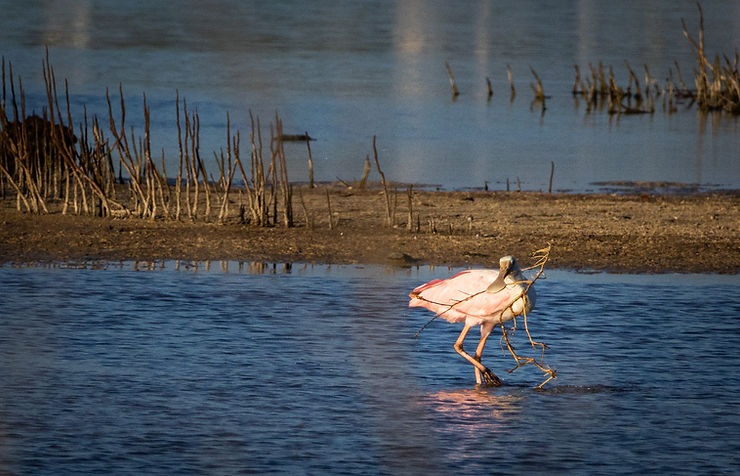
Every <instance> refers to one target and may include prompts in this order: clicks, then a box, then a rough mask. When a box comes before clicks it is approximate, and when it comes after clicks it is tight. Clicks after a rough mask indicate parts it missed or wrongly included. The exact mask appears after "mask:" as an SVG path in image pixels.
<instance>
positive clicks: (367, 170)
mask: <svg viewBox="0 0 740 476" xmlns="http://www.w3.org/2000/svg"><path fill="white" fill-rule="evenodd" d="M368 175H370V156H368V155H366V156H365V167H364V168H363V169H362V178H360V190H364V189H365V185H366V184H367V177H368Z"/></svg>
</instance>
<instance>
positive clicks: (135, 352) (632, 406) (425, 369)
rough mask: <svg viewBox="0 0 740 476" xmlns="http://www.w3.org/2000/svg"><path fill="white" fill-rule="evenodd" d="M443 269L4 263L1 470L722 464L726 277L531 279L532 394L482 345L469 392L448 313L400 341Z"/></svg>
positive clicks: (459, 470) (582, 469) (733, 458)
mask: <svg viewBox="0 0 740 476" xmlns="http://www.w3.org/2000/svg"><path fill="white" fill-rule="evenodd" d="M92 268H102V269H92ZM453 272H455V270H448V269H446V268H436V269H435V268H432V269H430V268H419V269H416V268H414V269H410V270H400V269H393V268H382V267H372V266H368V267H361V266H360V267H355V266H340V267H336V266H332V267H328V266H310V265H298V264H294V265H292V266H289V265H261V264H259V263H241V264H240V263H236V262H225V263H211V264H210V266H206V263H180V265H179V267H178V266H177V264H176V263H175V262H164V263H156V264H155V265H154V266H151V265H144V264H141V263H139V264H135V263H123V264H122V265H106V264H104V263H103V264H101V265H99V266H88V267H83V268H75V267H46V268H43V267H37V268H14V267H2V268H0V303H1V304H0V305H1V306H2V309H3V315H2V317H0V362H2V365H0V473H3V474H5V473H9V474H34V475H38V474H42V475H44V474H50V475H51V474H54V475H57V474H88V473H101V474H186V473H187V474H193V473H195V474H241V473H256V474H269V473H280V474H451V473H453V472H454V473H455V474H493V473H495V474H518V473H523V472H535V473H540V474H553V473H556V472H568V473H574V472H578V473H581V474H584V473H586V474H595V473H612V474H620V473H621V474H634V473H636V472H654V473H663V474H697V473H699V474H709V473H736V472H738V470H740V456H739V455H740V431H739V429H740V397H739V396H738V395H740V377H738V372H737V368H738V364H740V356H739V353H738V348H740V332H738V329H739V327H740V280H738V278H737V276H716V275H660V276H649V275H644V276H630V275H602V274H596V275H581V274H575V273H568V272H550V273H548V277H547V279H546V280H540V281H538V282H537V285H538V303H537V308H536V310H535V311H534V312H533V313H531V314H530V316H529V328H530V331H532V333H533V335H534V337H535V338H537V339H540V340H543V341H544V342H546V343H547V344H548V345H549V346H550V349H549V350H548V351H547V352H546V354H545V359H546V362H547V363H548V364H549V365H550V366H552V367H553V368H556V369H557V371H558V379H557V380H555V381H552V382H550V383H548V384H547V385H546V386H545V391H542V392H538V391H535V390H534V389H533V388H534V387H535V386H536V385H537V384H539V383H540V382H541V381H542V375H541V373H540V372H538V371H537V370H536V369H532V368H524V369H520V370H517V371H516V372H514V373H511V374H509V373H507V372H506V369H508V368H511V367H513V360H512V359H511V357H510V356H508V355H505V354H504V353H503V352H502V351H501V350H500V347H499V345H498V344H499V343H498V342H497V339H491V340H490V342H489V346H488V348H487V350H486V353H485V354H484V356H483V361H484V363H486V364H487V365H488V366H490V367H491V368H492V370H493V371H494V372H496V373H497V374H498V375H499V376H500V377H502V378H503V380H504V381H505V385H504V386H502V387H498V388H481V387H477V386H476V385H475V384H474V375H473V372H472V369H471V368H470V365H469V364H467V363H466V362H464V361H463V360H462V359H461V358H460V357H459V356H458V355H457V354H456V353H455V352H454V350H453V349H452V344H453V342H454V340H455V339H456V337H457V334H458V333H459V330H460V329H459V327H457V326H454V325H451V324H448V323H446V322H441V321H435V322H434V323H433V324H432V325H431V326H430V327H428V328H427V329H426V330H425V331H424V332H422V333H421V335H420V337H419V338H418V339H415V338H414V337H413V335H414V333H415V332H416V331H417V330H418V329H419V328H420V327H421V326H422V325H423V324H424V323H425V322H427V320H428V319H429V318H430V317H431V315H430V314H429V313H428V312H426V311H424V310H421V309H408V308H407V307H406V304H407V297H406V295H407V293H408V291H409V290H410V289H412V288H413V287H414V286H416V285H418V284H420V283H422V282H425V281H427V280H429V279H432V278H437V277H446V276H448V275H449V274H451V273H453ZM473 334H474V333H473ZM515 336H516V339H515V345H516V346H517V349H518V350H520V351H521V352H522V353H527V347H526V345H525V344H526V340H525V339H526V337H525V336H524V335H523V332H521V331H518V332H517V333H516V334H515ZM469 339H470V342H469V343H468V348H472V346H473V343H474V341H475V340H476V339H475V336H474V335H471V336H470V337H469Z"/></svg>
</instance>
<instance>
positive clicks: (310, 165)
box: [306, 131, 314, 188]
mask: <svg viewBox="0 0 740 476" xmlns="http://www.w3.org/2000/svg"><path fill="white" fill-rule="evenodd" d="M306 149H308V186H309V187H310V188H314V184H313V157H311V138H310V137H309V136H308V131H306Z"/></svg>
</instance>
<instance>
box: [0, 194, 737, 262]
mask: <svg viewBox="0 0 740 476" xmlns="http://www.w3.org/2000/svg"><path fill="white" fill-rule="evenodd" d="M330 189H331V207H332V211H333V222H334V228H333V229H330V227H329V218H328V215H329V213H328V205H327V201H326V192H325V187H324V186H322V187H320V188H317V189H313V190H309V189H308V188H306V187H301V190H300V192H301V194H302V195H303V197H304V202H305V205H306V206H305V212H307V215H308V220H307V219H306V213H305V212H304V208H303V207H302V206H301V205H300V202H299V199H298V193H296V194H295V195H294V205H293V207H294V217H295V218H294V221H295V226H294V227H292V228H286V227H285V226H283V225H278V226H272V227H267V228H261V227H256V226H253V225H250V224H245V223H241V222H240V219H239V218H238V215H239V203H238V202H237V203H232V205H231V217H230V218H229V219H228V220H227V221H226V223H223V224H219V223H215V222H214V221H215V216H216V214H217V211H216V212H212V215H211V218H210V221H209V222H205V221H204V220H202V219H199V220H196V221H192V220H190V219H187V218H185V219H181V220H180V221H174V220H164V219H156V220H153V221H152V220H149V219H141V218H133V217H128V218H111V217H107V218H98V217H91V216H78V215H74V214H66V215H63V214H61V212H60V204H52V205H53V206H52V207H51V213H50V214H44V215H33V214H29V213H23V212H19V211H17V210H16V207H15V200H14V199H11V198H10V197H7V198H6V199H5V200H4V201H3V202H2V204H0V225H2V226H0V263H4V264H11V263H34V262H69V261H73V262H80V261H82V262H85V261H96V260H108V261H119V260H140V261H150V260H167V259H181V260H194V261H205V260H238V261H255V260H262V261H271V262H311V263H325V264H349V263H364V264H391V265H401V266H403V265H416V264H429V265H451V266H465V265H470V266H486V267H488V266H491V267H497V265H498V260H499V258H500V257H501V256H504V255H507V254H512V255H515V256H517V257H519V258H520V261H523V262H525V263H526V262H527V261H528V260H527V258H528V257H529V255H530V254H531V253H532V252H533V251H534V250H536V249H538V248H542V247H545V246H547V245H548V244H551V245H552V252H551V259H550V262H549V263H548V268H561V269H573V270H581V271H588V270H598V271H609V272H620V273H621V272H636V273H665V272H697V273H738V271H740V194H739V193H738V192H737V191H732V192H722V193H709V194H693V195H683V196H675V195H654V194H647V193H643V194H638V193H634V194H626V195H617V194H546V193H534V192H483V191H479V192H459V191H458V192H432V191H418V192H417V191H415V192H414V195H413V201H412V207H411V208H412V226H411V229H410V230H409V229H408V227H407V222H408V217H409V213H408V197H407V194H406V192H405V191H399V193H398V194H397V195H394V196H393V197H392V198H393V200H392V202H395V203H396V205H395V208H396V209H395V214H394V221H395V223H394V226H387V225H386V224H385V213H386V205H385V203H386V202H385V196H384V194H383V192H382V190H379V189H377V188H375V189H371V190H357V189H351V188H346V187H343V186H341V185H336V184H335V185H332V186H330ZM235 200H238V198H237V199H235ZM307 222H310V223H311V226H310V228H309V227H308V226H307Z"/></svg>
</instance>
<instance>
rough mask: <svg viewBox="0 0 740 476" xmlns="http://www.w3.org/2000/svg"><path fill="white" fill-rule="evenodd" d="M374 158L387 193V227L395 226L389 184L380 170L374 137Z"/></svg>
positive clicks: (384, 190)
mask: <svg viewBox="0 0 740 476" xmlns="http://www.w3.org/2000/svg"><path fill="white" fill-rule="evenodd" d="M373 157H375V168H377V169H378V173H379V174H380V181H381V182H382V183H383V192H384V193H385V213H386V217H385V218H386V226H389V227H390V226H393V215H392V212H391V196H390V194H389V193H388V184H387V183H386V181H385V174H384V173H383V171H382V170H381V168H380V162H379V161H378V148H377V147H376V145H375V136H373Z"/></svg>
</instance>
